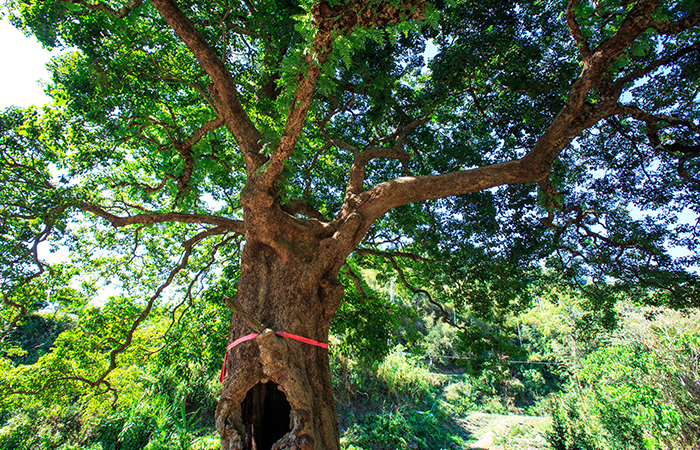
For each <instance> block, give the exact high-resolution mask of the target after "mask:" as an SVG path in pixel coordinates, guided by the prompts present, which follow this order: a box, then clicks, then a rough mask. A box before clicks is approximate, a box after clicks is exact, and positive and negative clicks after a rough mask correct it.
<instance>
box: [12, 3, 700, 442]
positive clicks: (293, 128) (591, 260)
mask: <svg viewBox="0 0 700 450" xmlns="http://www.w3.org/2000/svg"><path fill="white" fill-rule="evenodd" d="M699 6H700V5H698V4H697V2H694V1H690V0H686V1H680V2H662V1H661V0H639V1H636V2H630V1H623V2H615V1H601V2H580V1H576V0H572V1H570V2H568V3H567V4H564V3H561V2H554V3H544V2H529V1H522V2H516V3H514V4H512V7H511V8H510V9H508V10H503V7H502V3H500V2H491V1H485V2H484V1H481V2H478V3H473V2H468V1H467V2H457V1H450V2H435V3H430V2H427V1H424V0H406V1H379V0H364V1H360V0H355V1H347V2H345V1H333V2H326V1H322V2H318V3H317V2H312V1H306V0H301V1H298V2H295V1H274V2H270V1H266V0H261V1H247V0H246V1H243V2H227V1H221V2H213V3H210V4H206V5H203V4H200V3H197V2H188V1H181V2H178V3H177V4H176V3H175V2H174V1H172V0H152V1H150V2H143V1H140V0H133V1H132V0H130V1H128V2H126V3H123V4H122V3H119V2H111V1H108V2H92V1H82V0H80V1H62V0H51V1H42V2H33V3H29V2H23V1H16V2H12V3H10V10H11V12H12V19H13V20H14V22H15V23H16V24H17V25H18V26H20V27H22V28H23V29H25V30H27V31H28V32H31V33H33V34H34V35H35V36H36V37H37V38H38V39H39V40H40V41H41V42H42V43H44V44H45V45H47V46H50V47H54V46H61V47H65V48H67V49H70V51H68V52H66V53H64V54H63V55H62V56H60V57H57V58H56V59H54V61H53V62H52V64H51V70H52V72H53V80H52V83H51V84H50V86H49V87H48V89H49V90H50V92H51V95H52V96H53V98H54V100H55V103H54V104H53V105H52V106H51V107H50V108H46V109H44V110H43V111H41V112H38V111H36V110H27V111H20V110H16V109H10V110H8V111H6V112H4V113H3V115H2V121H1V122H0V124H1V125H0V126H1V128H0V133H1V134H0V139H1V143H0V151H2V166H1V167H0V177H2V183H3V190H2V193H1V194H0V207H1V208H2V209H1V210H0V214H1V216H2V222H0V224H1V225H0V226H1V227H2V236H3V240H2V243H0V245H2V247H1V249H0V251H2V260H3V265H2V285H3V303H2V304H3V308H2V311H1V312H0V314H1V315H2V320H3V329H2V333H3V337H5V335H7V333H9V332H10V330H11V329H12V328H13V327H14V326H16V325H17V323H18V321H19V320H20V319H21V318H22V317H23V316H24V315H26V314H27V312H28V311H30V310H31V307H32V306H31V305H33V304H34V303H35V302H36V297H37V293H41V294H40V295H41V296H42V298H46V299H47V301H49V302H52V303H55V304H58V305H71V306H72V307H75V308H78V309H87V310H89V309H90V308H91V305H90V304H89V300H90V298H91V294H92V296H94V295H96V293H97V292H98V289H99V287H100V285H101V283H105V282H110V283H114V284H117V285H118V287H119V294H118V295H115V296H114V297H113V298H112V300H110V302H109V303H108V306H109V308H107V309H106V310H105V312H104V313H100V314H94V315H93V316H91V318H90V320H89V321H87V322H86V323H85V324H84V326H81V327H79V328H78V329H77V330H76V331H73V332H74V333H83V336H84V337H85V343H84V345H83V346H82V347H81V348H80V349H79V350H80V351H73V352H68V351H67V350H66V351H65V352H63V353H61V351H54V352H52V353H51V355H53V356H52V357H53V358H54V360H55V364H54V365H53V366H51V367H52V368H51V370H50V371H49V372H47V373H41V372H35V373H29V372H28V371H27V370H24V371H20V372H21V373H19V372H18V374H17V376H15V377H10V378H8V379H7V380H4V381H3V384H2V390H3V391H4V393H5V394H6V395H11V394H21V393H39V392H43V391H45V390H47V389H50V388H51V386H54V385H55V384H56V383H59V382H63V383H69V384H75V385H81V386H89V387H92V388H94V389H96V390H97V391H98V392H113V391H114V387H113V386H112V383H113V381H114V378H113V377H114V373H115V370H117V369H118V367H119V363H120V360H122V359H123V358H137V357H142V356H143V354H142V352H145V351H146V348H147V347H148V346H149V345H151V344H152V342H153V341H154V340H158V339H167V338H168V336H169V335H168V331H164V332H163V333H162V334H160V335H157V336H149V335H148V333H145V334H140V332H139V330H140V329H141V328H140V327H141V325H142V324H143V323H144V321H145V319H146V318H147V316H148V315H149V313H150V312H151V311H152V310H153V308H154V306H155V305H156V304H158V302H165V303H166V304H170V305H171V308H172V309H173V310H174V311H173V315H172V317H173V318H175V317H176V310H177V309H178V308H180V307H181V306H182V305H183V304H184V303H185V302H187V301H191V299H192V298H194V297H197V296H198V295H200V294H201V292H202V291H203V290H206V289H208V288H210V287H211V286H218V288H217V290H218V295H219V296H221V298H222V300H223V299H224V298H225V297H226V295H229V296H232V295H234V294H235V302H236V304H237V305H238V306H240V307H241V308H242V309H243V310H244V311H246V312H247V313H248V314H250V315H251V316H252V317H253V318H254V319H255V320H257V321H258V322H260V323H261V324H262V325H263V326H264V327H266V328H267V330H266V331H264V332H262V333H261V334H260V335H259V336H258V337H257V338H256V339H255V341H254V342H247V343H243V344H241V345H239V346H237V347H235V348H234V349H232V350H231V351H230V352H229V355H228V360H227V361H228V362H227V373H226V377H225V378H224V381H223V392H222V396H221V401H220V403H219V406H218V408H217V413H216V423H217V429H218V430H219V432H220V433H221V438H222V448H224V449H234V448H244V449H249V448H253V446H254V445H256V446H257V448H270V447H274V448H276V449H281V448H300V449H322V448H323V449H326V448H338V431H337V425H336V420H335V410H334V405H333V395H332V391H331V383H330V374H329V368H328V356H327V353H326V350H325V349H324V348H322V347H319V346H315V345H309V344H308V343H304V342H299V341H297V340H293V339H287V338H284V337H280V336H277V335H276V334H275V333H274V332H288V333H294V334H295V335H299V336H303V337H306V338H310V339H313V340H315V341H318V342H326V341H327V336H328V331H329V327H330V323H331V319H332V318H333V316H334V314H335V312H336V310H337V308H338V307H339V305H340V303H341V301H342V298H343V292H344V288H343V285H342V283H341V281H342V280H345V281H346V284H348V287H349V288H354V289H357V292H358V295H359V296H360V298H362V296H363V292H362V291H363V288H362V280H361V279H360V275H361V272H360V270H358V269H359V268H361V267H365V266H368V267H369V266H374V267H377V266H381V265H384V266H385V267H388V268H390V269H391V270H393V271H395V273H396V276H397V279H398V281H399V282H400V283H402V284H404V285H405V286H406V287H407V288H408V289H409V290H410V291H412V292H413V293H414V294H415V295H422V296H425V297H426V298H428V299H429V301H431V302H432V303H433V304H435V305H442V304H443V303H444V302H445V300H446V299H449V300H450V301H451V302H453V303H454V304H455V306H456V307H457V308H462V309H463V310H468V311H472V312H475V313H477V314H478V315H480V316H482V317H485V318H488V319H493V318H495V317H498V315H499V314H500V313H501V312H502V311H504V310H506V309H508V308H517V307H518V305H522V304H525V303H526V302H527V300H528V299H527V295H526V293H527V290H526V287H527V285H528V283H530V282H531V281H532V279H533V277H534V276H535V274H536V273H537V272H538V271H539V270H540V269H541V267H542V265H543V264H548V265H549V266H550V267H552V268H554V269H557V270H559V271H561V273H562V274H563V275H564V276H565V278H566V279H568V280H570V281H571V282H573V283H576V282H580V281H581V280H583V279H584V277H585V278H586V279H589V280H592V281H593V283H590V284H589V286H590V289H589V293H590V297H591V306H592V308H593V309H596V308H597V309H601V310H605V309H606V308H608V309H609V306H610V299H611V298H613V297H614V295H613V294H614V292H611V290H612V291H614V290H615V289H628V288H629V287H630V286H632V285H635V286H648V287H650V288H651V289H652V294H653V295H651V296H650V297H649V298H650V299H651V300H650V301H653V302H658V303H665V304H671V305H674V306H681V307H682V306H690V305H697V288H698V279H697V275H695V274H693V273H692V272H689V271H688V270H687V268H688V267H691V266H693V265H697V263H698V256H697V254H696V253H694V249H695V246H696V245H697V243H698V232H697V223H692V221H691V223H685V222H683V223H679V222H678V219H677V216H678V214H679V213H680V212H685V213H687V214H689V215H690V216H692V217H693V220H695V217H696V216H697V213H698V207H699V205H698V200H697V198H698V196H697V191H698V186H699V185H700V176H699V175H698V157H699V156H700V150H699V148H698V144H697V140H698V133H700V125H699V124H698V111H700V108H698V100H700V98H699V97H698V93H697V92H698V80H699V78H698V67H700V64H698V50H700V43H698V24H699V23H700V13H699V12H698V9H699ZM429 42H431V43H434V45H435V46H436V48H437V54H436V56H435V57H434V58H433V59H432V60H431V62H430V64H429V65H428V66H427V67H426V64H425V51H426V45H427V43H429ZM42 243H48V244H50V245H54V246H57V245H63V246H66V247H67V248H69V249H70V251H71V258H70V260H69V261H67V262H64V263H61V264H53V265H50V264H48V263H47V262H46V261H45V259H44V257H42V254H41V253H42V252H41V251H40V250H41V249H42V247H41V245H42ZM669 246H672V247H682V248H685V249H687V250H689V251H690V252H689V253H686V255H687V256H683V257H680V258H673V257H671V256H670V255H669V253H668V250H667V249H668V247H669ZM348 258H350V259H348ZM344 266H345V269H343V267H344ZM340 273H344V275H343V278H342V280H340V279H339V274H340ZM345 277H347V278H345ZM610 279H614V280H615V281H616V283H615V284H613V285H612V286H610V285H609V284H608V285H606V286H602V285H597V284H595V282H596V281H605V280H610ZM71 280H73V281H71ZM217 280H218V281H217ZM350 285H354V286H350ZM598 286H599V287H598ZM176 288H177V289H176ZM176 292H178V294H175V293H176ZM210 292H211V290H210ZM355 301H357V300H355ZM168 302H170V303H168ZM231 304H232V306H233V303H232V302H231ZM442 312H443V316H444V317H445V319H446V320H449V314H448V312H447V311H446V310H445V309H444V307H443V309H442ZM453 319H454V316H453ZM173 320H174V319H173ZM250 323H251V321H246V320H244V319H243V317H242V316H241V315H240V314H234V315H233V317H232V319H231V325H230V331H229V336H228V339H229V342H232V341H234V340H236V339H237V338H239V337H241V336H244V335H248V334H249V333H251V332H253V331H254V330H253V329H251V325H250ZM457 325H459V328H461V330H462V331H463V332H464V333H465V336H467V337H469V342H473V343H475V344H478V345H477V346H476V347H475V348H477V349H478V348H484V345H485V343H488V336H485V335H483V333H481V335H480V332H478V331H477V330H476V329H474V327H471V326H470V324H469V323H461V324H457ZM223 338H224V337H223V336H222V340H223ZM479 346H481V347H479ZM57 348H63V349H65V348H67V347H66V346H65V345H64V346H63V347H60V345H59V347H57ZM6 351H12V349H7V350H6ZM86 367H89V369H86ZM47 370H48V369H47ZM20 375H21V376H20ZM115 395H116V394H115ZM289 417H291V426H289V420H288V419H289ZM253 442H255V444H254V443H253Z"/></svg>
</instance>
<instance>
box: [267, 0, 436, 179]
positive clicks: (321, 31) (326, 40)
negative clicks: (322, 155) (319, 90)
mask: <svg viewBox="0 0 700 450" xmlns="http://www.w3.org/2000/svg"><path fill="white" fill-rule="evenodd" d="M392 3H395V2H381V3H377V4H373V3H372V2H370V1H367V0H365V1H355V2H351V3H347V4H344V5H337V6H336V7H334V8H331V7H330V6H329V5H328V3H327V2H326V1H325V0H324V1H321V2H320V3H319V4H318V5H316V6H315V7H314V9H313V11H312V14H313V17H314V21H315V22H316V29H317V31H316V35H315V36H314V38H313V41H312V45H311V49H310V52H309V53H307V54H306V55H305V56H304V65H305V70H304V73H303V74H301V75H300V76H299V77H298V79H297V80H298V83H297V87H296V90H295V93H294V99H293V100H292V106H291V108H290V110H289V112H288V114H287V121H286V123H285V127H284V131H283V132H282V136H281V137H280V140H279V141H278V142H277V145H276V146H275V149H274V151H273V153H272V156H271V158H270V162H269V165H268V166H267V167H266V170H265V174H264V176H263V179H262V180H261V182H262V183H263V185H264V186H265V187H266V188H271V187H272V185H273V184H274V182H275V181H276V180H277V178H278V177H279V176H280V174H281V173H282V170H283V169H284V162H285V161H286V160H287V159H288V158H289V157H290V156H291V154H292V152H293V151H294V147H295V146H296V143H297V140H298V139H299V135H300V133H301V130H302V128H303V126H304V122H305V120H306V114H307V112H308V110H309V107H310V106H311V101H312V97H313V94H314V90H315V88H316V83H317V81H318V79H319V78H320V75H321V66H322V65H323V64H324V63H325V61H326V59H327V58H328V56H329V55H330V53H331V50H332V45H333V40H334V39H335V38H336V37H337V36H338V35H339V34H348V33H350V32H351V31H352V30H353V28H354V27H356V26H359V27H361V28H375V27H381V26H386V25H388V24H390V23H397V22H400V21H406V20H416V19H421V18H422V17H423V11H424V9H425V1H424V0H404V1H403V2H400V3H398V7H396V6H393V4H392Z"/></svg>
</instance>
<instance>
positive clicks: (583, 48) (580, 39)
mask: <svg viewBox="0 0 700 450" xmlns="http://www.w3.org/2000/svg"><path fill="white" fill-rule="evenodd" d="M578 4H579V0H570V1H569V4H568V5H567V7H566V25H567V26H568V27H569V32H570V33H571V36H572V37H573V38H574V41H576V45H577V47H578V51H579V53H580V54H581V57H582V58H583V60H584V61H586V60H588V59H590V57H591V49H590V47H589V46H588V41H586V38H585V37H584V36H583V33H582V32H581V28H580V27H579V26H578V23H577V22H576V12H575V11H574V8H576V6H577V5H578Z"/></svg>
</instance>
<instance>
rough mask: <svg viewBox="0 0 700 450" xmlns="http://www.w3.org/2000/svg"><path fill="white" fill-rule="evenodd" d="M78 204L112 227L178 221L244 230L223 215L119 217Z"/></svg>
mask: <svg viewBox="0 0 700 450" xmlns="http://www.w3.org/2000/svg"><path fill="white" fill-rule="evenodd" d="M76 206H78V207H79V208H80V209H82V210H83V211H88V212H91V213H93V214H95V215H97V216H100V217H102V218H103V219H105V220H107V221H108V222H110V223H111V224H112V226H114V227H118V228H119V227H126V226H129V225H134V224H153V223H165V222H179V223H201V224H209V225H216V226H217V227H221V228H223V229H225V230H227V231H232V232H234V233H240V234H243V233H244V232H245V228H244V223H243V221H241V220H233V219H227V218H225V217H219V216H211V215H208V214H187V213H175V212H170V213H153V214H137V215H134V216H126V217H120V216H116V215H114V214H112V213H110V212H107V211H106V210H105V209H103V208H102V207H99V206H97V205H94V204H91V203H80V204H79V205H76Z"/></svg>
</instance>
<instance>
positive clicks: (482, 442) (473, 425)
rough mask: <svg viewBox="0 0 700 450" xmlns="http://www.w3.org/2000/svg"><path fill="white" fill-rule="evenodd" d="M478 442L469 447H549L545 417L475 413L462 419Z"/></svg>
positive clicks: (520, 449) (513, 449) (500, 449)
mask: <svg viewBox="0 0 700 450" xmlns="http://www.w3.org/2000/svg"><path fill="white" fill-rule="evenodd" d="M461 425H462V427H463V428H464V429H465V430H466V431H468V432H469V433H470V434H471V435H472V436H474V438H476V439H477V441H476V442H473V443H471V444H470V446H469V447H467V448H470V449H475V450H476V449H478V450H516V449H517V450H539V449H546V448H547V442H546V441H545V437H544V430H545V429H546V427H547V419H546V418H545V417H533V416H519V415H498V414H484V413H474V414H471V415H469V417H467V418H466V419H464V420H463V421H462V423H461Z"/></svg>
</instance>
